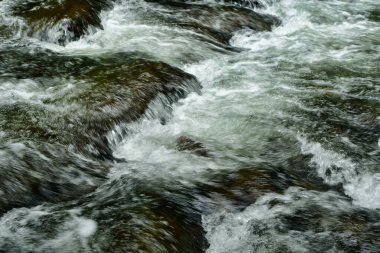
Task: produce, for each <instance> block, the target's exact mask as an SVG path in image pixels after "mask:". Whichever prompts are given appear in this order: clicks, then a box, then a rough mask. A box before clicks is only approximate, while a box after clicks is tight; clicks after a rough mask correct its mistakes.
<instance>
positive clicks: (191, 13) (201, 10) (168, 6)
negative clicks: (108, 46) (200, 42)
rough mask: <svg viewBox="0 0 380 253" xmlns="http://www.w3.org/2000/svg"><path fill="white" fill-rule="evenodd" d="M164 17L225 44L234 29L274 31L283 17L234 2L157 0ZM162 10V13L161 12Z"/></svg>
mask: <svg viewBox="0 0 380 253" xmlns="http://www.w3.org/2000/svg"><path fill="white" fill-rule="evenodd" d="M147 1H148V2H153V3H154V4H157V6H158V10H156V14H154V15H157V16H158V17H159V18H160V21H163V22H167V23H169V24H171V25H173V24H174V25H176V26H179V27H182V28H185V29H190V30H192V31H195V32H196V33H199V34H202V35H203V36H207V37H208V38H210V39H212V40H215V41H217V42H219V43H222V44H228V43H229V40H230V39H231V37H232V35H233V32H236V31H238V30H241V29H244V28H249V29H252V30H254V31H258V32H261V31H270V30H271V29H272V27H273V26H276V25H279V24H280V21H279V20H278V19H277V18H276V17H274V16H270V15H264V14H259V13H257V12H255V11H253V10H250V9H247V8H242V7H238V6H231V5H221V4H200V3H188V2H179V1H170V0H169V1H166V0H163V1H155V0H147ZM161 12H162V13H161Z"/></svg>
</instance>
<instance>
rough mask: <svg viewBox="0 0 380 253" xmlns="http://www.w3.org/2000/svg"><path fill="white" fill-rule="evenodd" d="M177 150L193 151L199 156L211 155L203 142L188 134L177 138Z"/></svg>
mask: <svg viewBox="0 0 380 253" xmlns="http://www.w3.org/2000/svg"><path fill="white" fill-rule="evenodd" d="M176 142H177V150H179V151H191V152H193V153H195V154H197V155H199V156H205V157H208V156H209V151H208V150H207V149H206V148H205V147H204V146H203V144H202V143H200V142H196V141H194V140H192V139H190V138H189V137H187V136H180V137H178V139H177V140H176Z"/></svg>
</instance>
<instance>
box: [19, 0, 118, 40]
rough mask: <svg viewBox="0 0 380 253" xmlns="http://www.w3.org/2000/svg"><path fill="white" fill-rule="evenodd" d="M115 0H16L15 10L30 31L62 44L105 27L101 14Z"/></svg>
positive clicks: (28, 32) (33, 34) (40, 37)
mask: <svg viewBox="0 0 380 253" xmlns="http://www.w3.org/2000/svg"><path fill="white" fill-rule="evenodd" d="M111 6H112V0H49V1H42V0H32V1H16V2H15V3H14V5H13V8H12V11H13V14H14V15H17V16H20V17H22V18H23V19H24V20H25V22H26V24H27V27H28V28H27V34H28V35H30V36H35V37H37V38H39V39H42V40H45V41H49V42H54V43H58V44H61V45H64V44H66V43H67V42H69V41H72V40H77V39H79V38H80V37H81V36H83V35H85V34H87V33H89V32H90V31H92V30H95V29H102V24H101V20H100V17H99V14H100V12H101V11H102V10H106V9H109V8H111Z"/></svg>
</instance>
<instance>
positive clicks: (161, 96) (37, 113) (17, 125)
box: [0, 51, 201, 159]
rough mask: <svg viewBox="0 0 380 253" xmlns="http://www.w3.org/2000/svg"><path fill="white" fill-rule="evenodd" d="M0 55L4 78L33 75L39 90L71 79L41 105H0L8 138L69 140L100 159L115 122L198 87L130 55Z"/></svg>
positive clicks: (107, 148)
mask: <svg viewBox="0 0 380 253" xmlns="http://www.w3.org/2000/svg"><path fill="white" fill-rule="evenodd" d="M0 58H3V60H4V62H3V63H0V66H2V65H4V69H3V71H4V72H3V74H2V75H3V76H5V77H6V78H7V79H6V80H14V79H13V78H16V82H17V80H18V79H20V78H23V79H28V78H33V79H34V80H35V81H36V82H37V84H38V86H39V88H40V89H41V90H46V89H53V91H54V89H59V87H60V85H62V82H73V83H75V84H76V85H75V87H74V88H73V89H72V90H70V91H68V92H59V91H58V90H57V93H56V95H54V96H52V97H49V98H46V99H44V100H43V101H42V102H43V103H42V104H25V103H23V102H16V103H14V104H12V105H3V106H1V108H0V114H1V115H2V116H3V118H4V119H5V120H3V121H0V124H1V126H2V128H3V129H4V130H5V132H7V133H8V134H10V135H11V136H13V138H37V139H39V140H42V141H46V142H49V143H55V142H58V143H61V144H63V145H73V146H74V147H76V148H77V150H79V151H80V152H87V153H88V152H90V153H92V154H93V155H95V156H96V157H98V158H101V159H113V156H112V151H111V149H110V146H109V143H108V140H107V138H106V136H105V135H106V134H107V133H108V131H110V130H111V129H113V128H114V127H115V125H117V124H120V123H129V122H133V121H136V120H138V119H139V118H141V116H143V115H144V114H146V112H147V110H148V109H149V106H150V105H151V104H152V103H156V104H160V105H161V107H162V108H163V110H165V111H170V110H171V107H170V104H172V103H174V102H176V101H177V100H178V99H180V98H184V97H185V96H186V95H187V94H188V93H189V92H192V91H196V92H200V88H201V87H200V84H199V83H198V82H197V80H196V79H195V77H194V76H192V75H190V74H187V73H185V72H183V71H182V70H180V69H177V68H174V67H171V66H169V65H167V64H165V63H162V62H155V61H150V60H145V59H143V58H139V57H138V56H136V55H134V54H113V55H107V56H99V57H98V58H90V57H86V56H76V57H70V56H64V55H57V54H53V53H45V52H40V53H37V55H36V54H30V53H29V52H27V53H25V52H19V51H18V52H16V53H8V54H7V53H5V54H3V55H1V56H0ZM25 59H28V60H29V61H28V63H27V64H17V60H18V61H20V60H25ZM14 81H15V80H14ZM51 85H53V87H51ZM54 85H55V86H54ZM56 86H58V87H56ZM68 105H69V106H68ZM62 108H63V109H62ZM149 115H150V116H151V117H156V116H157V117H161V115H154V113H149Z"/></svg>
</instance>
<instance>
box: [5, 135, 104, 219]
mask: <svg viewBox="0 0 380 253" xmlns="http://www.w3.org/2000/svg"><path fill="white" fill-rule="evenodd" d="M0 150H1V151H0V156H1V159H0V195H1V198H0V214H2V213H4V212H6V211H9V210H10V209H12V208H17V207H30V206H36V205H39V204H41V203H43V202H46V201H49V202H54V203H59V202H61V201H66V200H70V199H73V198H77V197H78V196H83V195H85V194H87V193H89V192H91V191H93V190H94V189H95V188H96V187H97V186H98V185H99V184H100V183H101V182H103V181H104V180H105V178H106V175H107V173H108V169H109V167H110V165H109V164H107V163H100V162H98V161H94V160H91V159H88V158H85V157H84V156H82V155H79V154H75V153H73V152H70V151H68V150H67V148H66V147H65V146H62V145H58V144H48V143H43V142H36V141H31V140H28V141H19V142H15V141H14V142H7V143H4V144H0Z"/></svg>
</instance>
